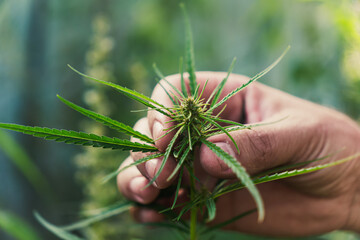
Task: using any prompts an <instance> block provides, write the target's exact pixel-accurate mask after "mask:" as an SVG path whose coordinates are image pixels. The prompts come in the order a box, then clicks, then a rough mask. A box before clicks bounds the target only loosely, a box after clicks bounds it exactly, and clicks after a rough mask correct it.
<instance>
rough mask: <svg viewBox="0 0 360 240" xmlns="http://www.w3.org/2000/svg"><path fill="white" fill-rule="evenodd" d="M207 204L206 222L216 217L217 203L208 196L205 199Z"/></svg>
mask: <svg viewBox="0 0 360 240" xmlns="http://www.w3.org/2000/svg"><path fill="white" fill-rule="evenodd" d="M205 206H206V208H207V210H208V218H207V219H206V222H211V221H212V220H214V219H215V215H216V204H215V201H214V199H213V198H211V197H210V198H208V199H206V201H205Z"/></svg>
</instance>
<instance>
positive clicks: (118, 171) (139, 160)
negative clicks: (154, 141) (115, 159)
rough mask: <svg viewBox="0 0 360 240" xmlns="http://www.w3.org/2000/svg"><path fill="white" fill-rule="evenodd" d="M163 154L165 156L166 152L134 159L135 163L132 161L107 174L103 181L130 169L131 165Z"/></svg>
mask: <svg viewBox="0 0 360 240" xmlns="http://www.w3.org/2000/svg"><path fill="white" fill-rule="evenodd" d="M162 156H164V153H156V154H152V155H149V156H146V157H144V158H141V159H138V160H136V161H134V162H133V163H131V164H129V165H127V166H125V167H122V168H119V169H117V170H116V171H114V172H112V173H110V174H108V175H107V176H105V177H104V179H103V183H105V182H107V181H109V180H110V179H112V178H113V177H116V176H117V175H118V174H119V173H121V172H122V171H124V170H126V169H128V168H129V167H132V166H137V165H139V164H142V163H145V162H147V161H149V160H151V159H154V158H159V157H162Z"/></svg>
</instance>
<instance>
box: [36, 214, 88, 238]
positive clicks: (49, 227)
mask: <svg viewBox="0 0 360 240" xmlns="http://www.w3.org/2000/svg"><path fill="white" fill-rule="evenodd" d="M34 215H35V217H36V219H37V220H38V221H39V222H40V223H41V225H43V226H44V227H45V228H46V229H47V230H49V231H50V232H52V233H53V234H55V235H56V236H57V237H59V238H61V239H64V240H83V238H80V237H78V236H76V235H74V234H71V233H69V232H67V231H65V230H63V229H61V228H59V227H57V226H55V225H53V224H51V223H49V222H48V221H46V220H45V219H44V218H43V217H42V216H41V215H40V214H39V213H38V212H34Z"/></svg>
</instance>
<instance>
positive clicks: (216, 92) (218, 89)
mask: <svg viewBox="0 0 360 240" xmlns="http://www.w3.org/2000/svg"><path fill="white" fill-rule="evenodd" d="M235 62H236V57H234V59H233V60H232V62H231V64H230V67H229V70H228V72H227V75H226V77H225V78H224V79H223V80H222V81H221V83H220V84H219V85H217V86H216V88H215V89H214V91H213V92H212V93H211V95H210V97H209V99H208V100H211V99H212V97H213V96H214V98H213V100H212V102H211V104H210V107H212V106H214V104H215V103H216V102H217V101H218V100H219V97H220V95H221V93H222V91H223V89H224V86H225V84H226V82H227V80H228V79H229V76H230V74H231V73H232V70H233V68H234V66H235Z"/></svg>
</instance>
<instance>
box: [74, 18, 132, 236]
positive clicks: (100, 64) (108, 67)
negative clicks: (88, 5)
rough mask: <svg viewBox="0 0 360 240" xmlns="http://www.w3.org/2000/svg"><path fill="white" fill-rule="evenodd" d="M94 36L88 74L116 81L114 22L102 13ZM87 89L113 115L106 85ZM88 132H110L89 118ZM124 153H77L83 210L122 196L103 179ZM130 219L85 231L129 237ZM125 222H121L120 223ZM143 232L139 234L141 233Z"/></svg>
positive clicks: (95, 107)
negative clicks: (113, 62) (112, 61)
mask: <svg viewBox="0 0 360 240" xmlns="http://www.w3.org/2000/svg"><path fill="white" fill-rule="evenodd" d="M92 25H93V37H92V39H91V47H90V49H89V51H88V52H87V54H86V67H85V71H86V73H87V74H89V75H91V76H94V77H96V78H100V79H103V80H104V81H113V80H114V76H113V75H112V72H113V65H112V63H111V62H110V61H109V58H110V54H111V52H112V50H113V47H114V41H113V39H112V37H110V36H109V33H110V31H111V25H110V22H109V20H108V18H107V17H106V16H105V15H104V14H102V13H100V14H97V15H96V16H95V17H94V19H93V23H92ZM87 88H88V89H87V90H86V91H85V92H84V97H83V99H84V101H85V103H86V104H87V105H88V106H89V109H90V110H92V111H94V112H97V113H99V114H102V115H111V113H112V110H113V106H112V105H111V102H110V100H109V98H108V97H107V94H106V89H104V86H103V85H99V84H96V83H94V82H87ZM81 125H82V128H83V130H84V131H89V132H92V133H95V134H97V135H104V134H106V133H107V128H106V127H105V126H104V125H99V124H96V122H93V121H90V120H86V121H83V122H82V124H81ZM124 157H125V155H124V153H120V154H119V152H114V151H97V150H96V149H94V148H84V151H83V152H82V153H80V154H78V155H77V156H75V162H76V164H77V166H78V170H77V173H76V175H77V178H78V180H79V181H80V182H81V184H82V186H83V189H84V191H83V194H84V201H83V203H82V210H83V211H84V213H85V216H87V215H88V214H87V213H91V214H94V213H93V212H94V210H96V209H101V208H104V207H106V206H108V205H110V204H111V203H113V202H115V201H116V200H118V198H119V194H118V191H117V190H116V188H114V186H113V184H112V183H110V182H107V183H102V181H101V179H103V178H104V176H105V175H106V174H107V173H108V172H111V171H112V170H113V169H114V168H117V167H118V159H121V158H124ZM130 221H131V220H130V218H129V217H127V216H126V215H121V216H119V217H117V218H116V219H111V221H103V222H99V223H97V224H95V225H93V226H91V227H89V228H86V229H84V234H85V235H86V236H87V238H88V239H118V238H124V239H128V238H129V237H130V235H129V234H130V233H129V231H128V229H127V228H126V227H125V226H126V225H129V224H130ZM120 223H121V224H120ZM137 235H139V234H137Z"/></svg>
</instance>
